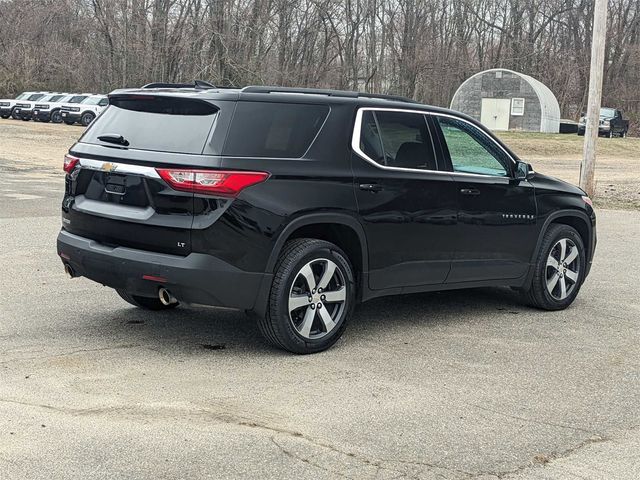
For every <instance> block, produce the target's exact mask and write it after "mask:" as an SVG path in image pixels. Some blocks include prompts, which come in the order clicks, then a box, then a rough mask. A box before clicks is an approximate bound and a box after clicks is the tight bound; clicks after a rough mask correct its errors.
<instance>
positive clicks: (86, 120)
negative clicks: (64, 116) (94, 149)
mask: <svg viewBox="0 0 640 480" xmlns="http://www.w3.org/2000/svg"><path fill="white" fill-rule="evenodd" d="M94 118H96V116H95V115H94V114H93V113H91V112H87V113H85V114H83V115H82V117H80V123H81V124H82V126H84V127H88V126H89V124H90V123H91V122H93V119H94Z"/></svg>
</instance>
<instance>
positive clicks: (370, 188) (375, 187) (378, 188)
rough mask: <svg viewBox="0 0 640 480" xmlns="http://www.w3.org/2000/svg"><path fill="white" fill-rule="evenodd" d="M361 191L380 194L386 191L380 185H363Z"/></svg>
mask: <svg viewBox="0 0 640 480" xmlns="http://www.w3.org/2000/svg"><path fill="white" fill-rule="evenodd" d="M360 190H366V191H367V192H374V193H375V192H380V191H382V190H384V187H383V186H382V185H380V184H378V183H361V184H360Z"/></svg>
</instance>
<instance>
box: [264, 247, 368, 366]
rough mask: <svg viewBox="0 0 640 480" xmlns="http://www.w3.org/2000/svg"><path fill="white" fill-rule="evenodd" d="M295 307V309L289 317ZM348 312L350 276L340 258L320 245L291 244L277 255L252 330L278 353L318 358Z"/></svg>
mask: <svg viewBox="0 0 640 480" xmlns="http://www.w3.org/2000/svg"><path fill="white" fill-rule="evenodd" d="M325 273H326V274H327V276H326V278H325ZM309 274H311V275H310V276H311V278H312V280H310V281H311V282H312V284H310V283H309V282H310V281H309V280H307V278H309ZM321 284H324V287H321V286H320V285H321ZM318 287H319V288H318ZM316 288H318V290H317V291H316ZM322 288H324V289H325V290H324V292H323V291H322ZM325 293H326V297H329V295H330V294H331V298H332V300H334V301H332V300H327V298H326V297H325ZM300 302H301V303H300ZM296 303H299V304H300V306H298V307H295V306H294V307H293V309H292V310H291V311H290V308H289V307H290V305H295V304H296ZM354 306H355V280H354V274H353V269H352V267H351V264H350V262H349V260H348V257H347V256H346V255H345V253H344V252H343V251H342V250H340V248H338V247H337V246H336V245H334V244H332V243H329V242H325V241H324V240H317V239H310V238H300V239H295V240H291V241H289V242H287V243H286V244H285V246H284V248H283V249H282V253H281V254H280V257H279V259H278V262H277V264H276V268H275V275H274V278H273V283H272V285H271V292H270V295H269V304H268V306H267V313H266V315H265V316H264V317H263V318H260V319H259V320H258V327H259V328H260V331H261V332H262V334H263V335H264V337H265V338H266V339H267V341H268V342H269V343H271V344H272V345H274V346H276V347H278V348H281V349H284V350H288V351H289V352H292V353H299V354H307V353H316V352H321V351H323V350H326V349H327V348H329V347H331V346H332V345H333V344H334V343H336V342H337V341H338V339H339V338H340V337H341V336H342V333H343V332H344V330H345V328H346V326H347V322H348V320H349V318H350V317H351V314H352V312H353V308H354Z"/></svg>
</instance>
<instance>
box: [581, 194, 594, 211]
mask: <svg viewBox="0 0 640 480" xmlns="http://www.w3.org/2000/svg"><path fill="white" fill-rule="evenodd" d="M582 200H584V203H586V204H587V205H589V206H590V207H591V208H593V201H592V200H591V199H590V198H589V197H588V196H587V195H583V196H582Z"/></svg>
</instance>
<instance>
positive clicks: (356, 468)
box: [0, 121, 640, 480]
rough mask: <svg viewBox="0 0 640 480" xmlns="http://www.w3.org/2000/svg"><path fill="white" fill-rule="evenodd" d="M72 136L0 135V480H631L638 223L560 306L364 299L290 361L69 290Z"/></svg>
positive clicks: (603, 251)
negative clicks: (318, 349)
mask: <svg viewBox="0 0 640 480" xmlns="http://www.w3.org/2000/svg"><path fill="white" fill-rule="evenodd" d="M81 131H82V130H81V129H80V128H73V127H67V126H65V125H37V124H33V123H28V124H26V123H22V122H12V121H0V176H1V178H2V179H3V181H2V182H0V242H1V244H2V246H3V248H2V250H0V262H1V263H2V272H1V273H0V292H2V295H0V472H2V473H1V474H0V478H11V479H18V478H20V479H23V478H24V479H51V478H56V479H58V478H60V479H65V478H92V479H106V478H118V479H123V478H131V479H160V478H161V479H165V478H166V479H185V478H189V479H195V478H216V479H217V478H225V477H227V478H229V477H231V478H256V479H265V478H283V479H284V478H286V479H288V478H297V479H306V478H308V479H321V478H353V479H361V478H371V479H374V478H375V479H387V478H389V479H391V478H421V479H423V478H424V479H435V478H445V479H470V478H479V479H485V480H486V479H496V478H506V479H538V478H539V479H543V478H544V479H548V478H553V479H556V478H562V479H564V478H566V479H570V478H571V479H573V478H588V479H603V480H604V479H607V480H610V479H630V480H631V479H634V480H636V479H638V478H640V454H639V453H638V452H640V421H639V419H640V329H638V318H639V316H640V296H639V289H638V283H637V280H638V274H637V272H638V270H639V269H640V256H638V255H637V252H638V251H639V249H640V212H637V211H615V210H600V211H599V212H598V214H599V217H598V221H599V227H598V234H599V244H598V251H597V254H596V262H595V264H594V267H593V270H592V273H591V276H590V277H589V278H588V280H587V283H586V284H585V285H584V288H583V290H582V292H581V295H580V296H579V298H578V299H577V301H576V303H575V304H574V305H573V306H572V308H570V309H568V310H566V311H563V312H556V313H549V312H540V311H536V310H532V309H530V308H527V307H523V306H522V305H521V304H520V303H519V302H518V299H517V297H516V296H515V294H514V293H513V292H511V291H510V290H503V289H481V290H466V291H458V292H444V293H433V294H419V295H412V296H407V297H390V298H384V299H377V300H374V301H372V302H369V303H366V304H364V305H362V306H361V307H360V308H359V309H358V311H357V314H356V316H355V318H354V320H353V322H352V323H351V324H350V325H349V327H348V329H347V331H346V333H345V336H344V338H343V339H342V340H341V341H339V342H338V343H337V344H336V346H335V347H334V348H333V349H331V350H329V351H328V352H325V353H322V354H318V355H313V356H304V357H300V356H293V355H289V354H286V353H283V352H280V351H277V350H274V349H272V348H270V347H268V346H267V345H266V344H265V343H264V342H263V340H262V339H261V337H260V335H259V333H258V331H257V328H256V326H255V324H254V320H253V319H252V318H251V317H249V316H247V315H245V314H244V313H242V312H236V311H230V310H221V309H206V308H179V309H177V310H175V311H171V312H160V313H148V312H143V311H140V310H137V309H135V308H132V307H130V306H128V304H126V303H124V302H123V301H122V300H120V299H119V298H118V297H117V296H116V295H115V293H113V292H112V291H110V290H109V289H107V288H104V287H101V286H99V285H96V284H94V283H92V282H89V281H87V280H85V279H74V280H68V279H67V278H66V277H65V276H64V274H63V271H62V265H61V263H60V261H59V260H58V258H57V257H56V254H55V235H56V233H57V231H58V229H59V226H60V221H59V215H58V208H59V199H60V193H61V191H62V188H63V179H62V176H61V174H60V164H61V159H62V155H63V154H64V151H65V150H66V148H67V146H68V144H69V143H71V142H72V141H73V140H74V139H75V138H76V137H77V136H79V134H80V133H81ZM36 138H37V140H35V139H36ZM602 164H604V162H603V163H602ZM602 164H601V165H602ZM536 166H537V167H538V169H539V170H542V171H545V169H544V168H542V167H539V166H538V165H536ZM635 170H636V174H637V169H635Z"/></svg>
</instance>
